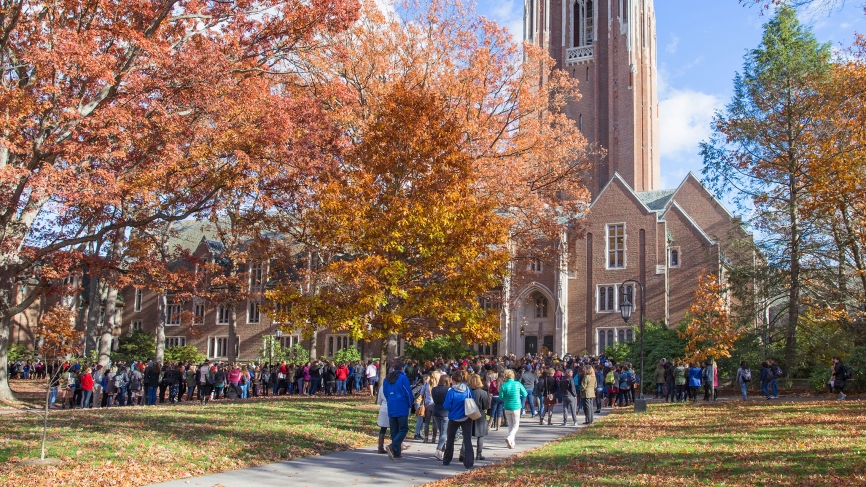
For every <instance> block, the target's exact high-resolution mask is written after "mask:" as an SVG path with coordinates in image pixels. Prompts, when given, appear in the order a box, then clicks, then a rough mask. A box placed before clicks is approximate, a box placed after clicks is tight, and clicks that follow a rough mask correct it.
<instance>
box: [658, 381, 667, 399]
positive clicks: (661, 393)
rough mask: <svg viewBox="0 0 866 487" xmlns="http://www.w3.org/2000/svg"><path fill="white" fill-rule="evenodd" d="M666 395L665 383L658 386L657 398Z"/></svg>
mask: <svg viewBox="0 0 866 487" xmlns="http://www.w3.org/2000/svg"><path fill="white" fill-rule="evenodd" d="M664 395H665V385H664V384H663V383H658V384H656V397H659V396H662V397H664Z"/></svg>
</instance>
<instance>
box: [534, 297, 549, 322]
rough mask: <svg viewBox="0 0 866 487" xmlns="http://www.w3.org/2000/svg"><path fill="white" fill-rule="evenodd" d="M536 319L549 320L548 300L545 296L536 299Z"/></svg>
mask: <svg viewBox="0 0 866 487" xmlns="http://www.w3.org/2000/svg"><path fill="white" fill-rule="evenodd" d="M535 317H536V318H547V298H545V297H544V296H539V297H538V298H536V299H535Z"/></svg>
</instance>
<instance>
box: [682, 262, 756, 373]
mask: <svg viewBox="0 0 866 487" xmlns="http://www.w3.org/2000/svg"><path fill="white" fill-rule="evenodd" d="M727 293H728V290H727V289H726V287H725V286H724V285H723V284H722V283H721V282H720V280H719V277H718V276H717V275H715V274H710V273H707V272H702V273H701V276H700V278H699V279H698V287H697V289H695V300H694V302H693V303H692V305H691V306H690V307H689V317H688V320H687V322H686V326H685V329H683V330H681V331H680V332H679V337H680V338H681V339H684V340H686V346H685V351H684V352H685V359H686V360H688V361H689V362H692V363H694V362H703V361H705V360H709V359H717V358H722V357H725V358H727V357H730V356H731V350H732V349H733V348H734V343H736V341H737V340H738V339H739V338H740V337H741V336H742V335H743V329H742V327H740V326H739V325H738V324H737V323H736V322H735V321H734V320H731V317H730V314H729V313H728V303H727V299H728V297H727Z"/></svg>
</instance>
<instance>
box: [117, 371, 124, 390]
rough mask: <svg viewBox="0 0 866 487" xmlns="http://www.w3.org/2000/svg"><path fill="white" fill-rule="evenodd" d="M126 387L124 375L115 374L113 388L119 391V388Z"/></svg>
mask: <svg viewBox="0 0 866 487" xmlns="http://www.w3.org/2000/svg"><path fill="white" fill-rule="evenodd" d="M125 385H126V374H121V373H119V372H118V373H117V374H114V387H116V388H117V389H120V388H121V387H123V386H125Z"/></svg>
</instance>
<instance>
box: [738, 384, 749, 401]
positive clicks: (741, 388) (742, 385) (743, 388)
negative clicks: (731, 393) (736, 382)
mask: <svg viewBox="0 0 866 487" xmlns="http://www.w3.org/2000/svg"><path fill="white" fill-rule="evenodd" d="M748 385H749V383H748V382H743V381H742V379H741V380H740V392H742V393H743V400H744V401H745V400H746V398H747V397H748V395H747V394H746V387H747V386H748Z"/></svg>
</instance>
